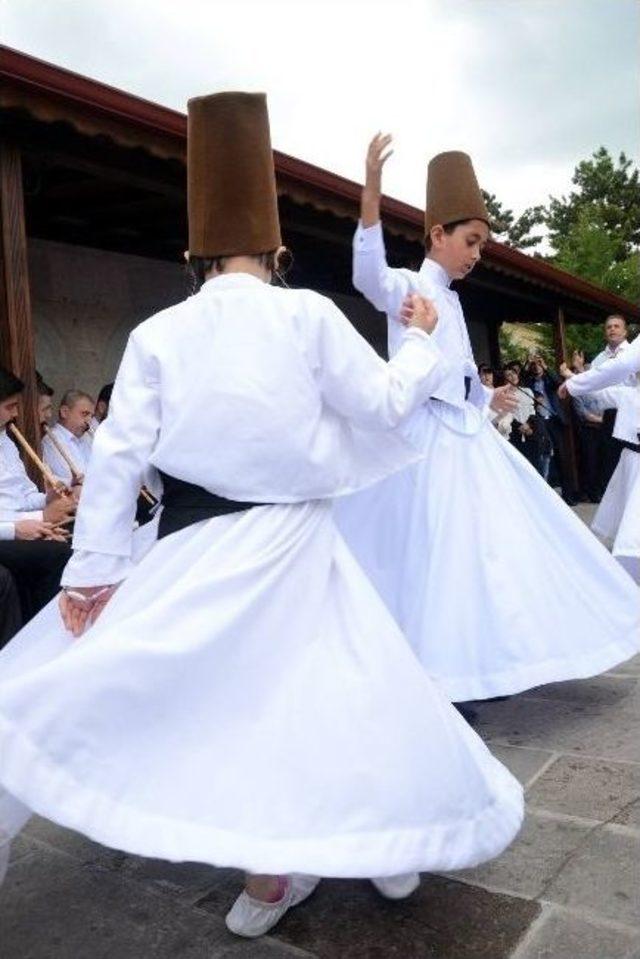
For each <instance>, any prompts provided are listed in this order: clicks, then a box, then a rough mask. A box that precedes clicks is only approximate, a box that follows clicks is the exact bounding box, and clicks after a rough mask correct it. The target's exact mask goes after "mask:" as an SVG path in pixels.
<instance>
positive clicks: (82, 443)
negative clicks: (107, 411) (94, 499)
mask: <svg viewBox="0 0 640 959" xmlns="http://www.w3.org/2000/svg"><path fill="white" fill-rule="evenodd" d="M94 410H95V403H94V401H93V400H92V398H91V397H90V396H89V394H88V393H84V392H82V391H81V390H67V392H66V393H65V394H64V396H63V397H62V399H61V401H60V409H59V411H58V422H57V423H56V424H55V426H52V427H51V428H50V429H47V430H46V431H45V432H46V435H45V437H44V439H43V440H42V458H43V460H44V461H45V463H46V464H47V466H48V467H49V469H50V470H51V472H52V473H53V475H54V476H55V477H56V478H57V479H60V480H62V482H63V483H66V484H67V486H71V485H73V484H74V483H76V482H78V481H79V480H80V479H81V477H82V476H84V474H85V473H86V471H87V466H88V465H89V460H90V458H91V436H90V435H89V433H88V432H87V431H88V430H89V427H90V424H91V419H92V417H93V413H94ZM65 454H66V455H65ZM70 464H74V465H73V466H71V465H70Z"/></svg>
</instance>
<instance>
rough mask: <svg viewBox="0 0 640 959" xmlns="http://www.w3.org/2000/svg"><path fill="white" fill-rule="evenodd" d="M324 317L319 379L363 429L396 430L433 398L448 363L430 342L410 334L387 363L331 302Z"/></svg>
mask: <svg viewBox="0 0 640 959" xmlns="http://www.w3.org/2000/svg"><path fill="white" fill-rule="evenodd" d="M318 310H319V311H321V314H322V315H321V317H320V324H319V336H318V343H317V345H316V354H315V363H314V365H315V367H316V368H315V374H316V378H317V380H318V383H319V386H320V391H321V393H322V396H323V398H324V400H325V402H326V403H327V404H328V405H329V406H330V407H332V409H334V410H335V411H336V412H338V413H340V414H341V415H342V416H344V417H345V419H347V420H349V421H350V422H351V423H353V424H354V425H356V426H359V427H360V428H361V429H367V430H385V429H392V428H393V427H395V426H397V425H398V424H399V423H400V422H401V421H402V420H403V419H404V418H405V417H407V416H408V415H409V414H410V413H411V412H413V410H414V409H415V408H416V407H417V406H419V405H420V404H421V403H424V402H425V401H426V400H428V399H429V397H430V396H431V395H432V394H433V392H434V390H435V389H436V388H437V386H438V385H439V383H440V382H441V380H442V378H443V376H444V373H445V370H446V363H445V361H444V358H443V357H442V354H441V353H440V352H439V350H438V349H437V347H436V346H435V344H434V343H433V342H432V340H431V338H430V337H429V336H428V335H427V334H426V333H423V332H422V330H418V329H415V328H410V329H408V330H407V331H406V333H405V334H404V339H403V343H402V345H401V347H400V349H399V350H398V352H397V353H396V354H395V356H394V357H393V359H391V360H390V361H389V362H388V363H385V361H384V360H382V359H381V358H380V357H379V356H378V354H377V353H376V352H375V351H374V350H373V349H372V347H371V346H369V344H368V343H367V342H366V340H364V339H363V338H362V337H361V336H360V334H359V333H357V332H356V330H355V329H354V327H353V326H352V325H351V323H350V322H349V320H348V319H347V317H346V316H345V315H344V314H343V313H341V311H340V310H339V309H338V308H337V306H335V304H333V303H332V302H331V301H330V300H328V299H325V298H324V297H322V298H318Z"/></svg>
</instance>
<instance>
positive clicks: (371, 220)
mask: <svg viewBox="0 0 640 959" xmlns="http://www.w3.org/2000/svg"><path fill="white" fill-rule="evenodd" d="M390 144H391V134H390V133H384V134H383V133H376V135H375V136H374V138H373V140H372V141H371V143H370V144H369V147H368V149H367V161H366V179H365V183H364V190H363V191H362V199H361V201H360V219H361V220H362V225H363V227H365V229H366V228H367V227H370V226H375V224H376V223H378V222H379V220H380V196H381V193H382V168H383V166H384V165H385V163H386V162H387V160H388V159H389V157H390V156H391V154H392V153H393V150H390V149H389V145H390Z"/></svg>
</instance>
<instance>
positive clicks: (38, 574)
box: [0, 539, 71, 623]
mask: <svg viewBox="0 0 640 959" xmlns="http://www.w3.org/2000/svg"><path fill="white" fill-rule="evenodd" d="M70 556H71V547H70V546H68V545H67V544H66V543H53V542H49V541H47V540H42V539H39V540H33V541H25V540H2V541H0V565H2V566H5V567H6V569H8V570H9V572H10V573H11V575H12V577H13V579H14V582H15V585H16V587H17V590H18V595H19V597H20V607H21V610H22V621H23V623H27V622H28V621H29V620H30V619H31V618H32V617H33V616H35V615H36V613H38V612H39V611H40V610H41V609H42V607H43V606H46V605H47V603H48V602H49V601H50V600H51V599H53V597H54V596H56V594H57V593H58V591H59V589H60V577H61V576H62V570H63V569H64V567H65V566H66V564H67V562H68V560H69V557H70Z"/></svg>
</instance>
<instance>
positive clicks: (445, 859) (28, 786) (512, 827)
mask: <svg viewBox="0 0 640 959" xmlns="http://www.w3.org/2000/svg"><path fill="white" fill-rule="evenodd" d="M0 738H2V739H3V741H4V742H5V743H6V744H7V753H6V754H5V756H4V758H3V785H4V786H5V787H6V789H7V790H8V791H9V792H10V793H11V794H12V796H13V797H14V798H15V799H17V800H19V801H20V802H21V803H24V804H25V805H26V806H28V807H29V808H30V809H31V810H32V811H33V812H35V813H38V814H39V815H42V816H45V817H48V816H52V818H54V820H55V822H57V823H59V824H60V825H62V826H65V827H67V828H69V829H74V830H77V831H78V832H81V833H84V834H85V835H86V836H88V837H89V838H90V839H93V840H95V841H96V842H99V843H101V844H102V845H105V846H109V847H112V848H116V849H120V850H122V851H124V852H127V853H130V854H133V855H139V856H148V857H152V858H159V859H165V860H169V861H172V862H185V861H188V862H205V863H209V864H210V865H213V866H218V867H234V868H239V869H244V870H246V871H247V872H252V873H261V874H271V875H283V874H288V873H292V872H301V873H308V874H311V875H318V876H325V877H334V878H370V877H371V876H391V875H397V874H400V873H405V872H414V871H415V872H426V871H436V870H455V869H462V868H467V867H470V866H475V865H478V864H479V863H481V862H486V861H487V860H488V859H491V858H493V857H494V856H497V855H499V854H500V853H501V852H502V851H503V850H504V849H505V848H506V847H507V846H508V845H509V843H510V842H511V841H512V840H513V837H514V835H515V834H516V833H517V831H518V829H519V828H520V825H521V823H522V818H523V808H522V793H521V790H520V787H519V785H518V784H517V782H516V781H515V780H514V779H512V777H511V776H510V775H509V774H507V773H506V771H504V770H500V768H499V767H498V768H497V770H496V772H497V776H496V778H500V779H501V782H500V786H499V788H498V784H497V783H496V791H495V794H494V798H493V800H492V801H491V802H489V803H488V804H487V805H486V807H485V808H484V809H483V810H481V811H480V812H479V813H477V814H476V815H475V816H473V817H468V818H467V819H464V820H460V819H455V820H452V821H450V822H440V823H433V822H431V823H428V824H427V825H425V826H424V827H423V828H416V829H409V828H403V829H396V830H394V829H389V830H384V831H383V830H379V831H375V832H359V833H351V834H348V833H345V834H337V835H327V836H317V837H314V838H313V839H305V838H295V839H280V838H267V837H260V836H249V835H242V834H236V833H232V832H230V831H228V830H219V829H215V828H213V827H204V826H202V825H201V824H195V823H192V822H188V821H184V820H179V819H170V818H165V817H162V816H157V815H153V814H150V813H148V812H141V811H139V810H137V809H135V808H132V807H130V806H127V805H125V804H120V803H118V802H116V801H115V800H113V799H112V798H110V797H107V796H104V795H101V794H99V793H97V792H96V791H94V790H92V789H90V788H88V787H87V786H86V785H84V784H83V783H81V782H78V781H77V780H73V779H72V778H71V777H70V776H69V775H68V773H67V772H66V771H65V770H64V769H62V768H61V767H59V766H58V765H56V764H55V763H53V762H52V761H51V760H50V759H49V757H47V756H45V755H44V754H43V753H42V752H41V751H40V750H38V749H37V748H36V747H35V746H34V745H33V743H31V742H30V741H29V740H28V739H27V738H26V737H25V736H24V735H23V734H22V732H21V731H20V730H19V729H18V728H17V727H16V726H15V725H14V724H12V723H9V722H7V720H6V719H5V718H4V717H2V716H1V715H0ZM501 773H502V776H501V775H500V774H501Z"/></svg>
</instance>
